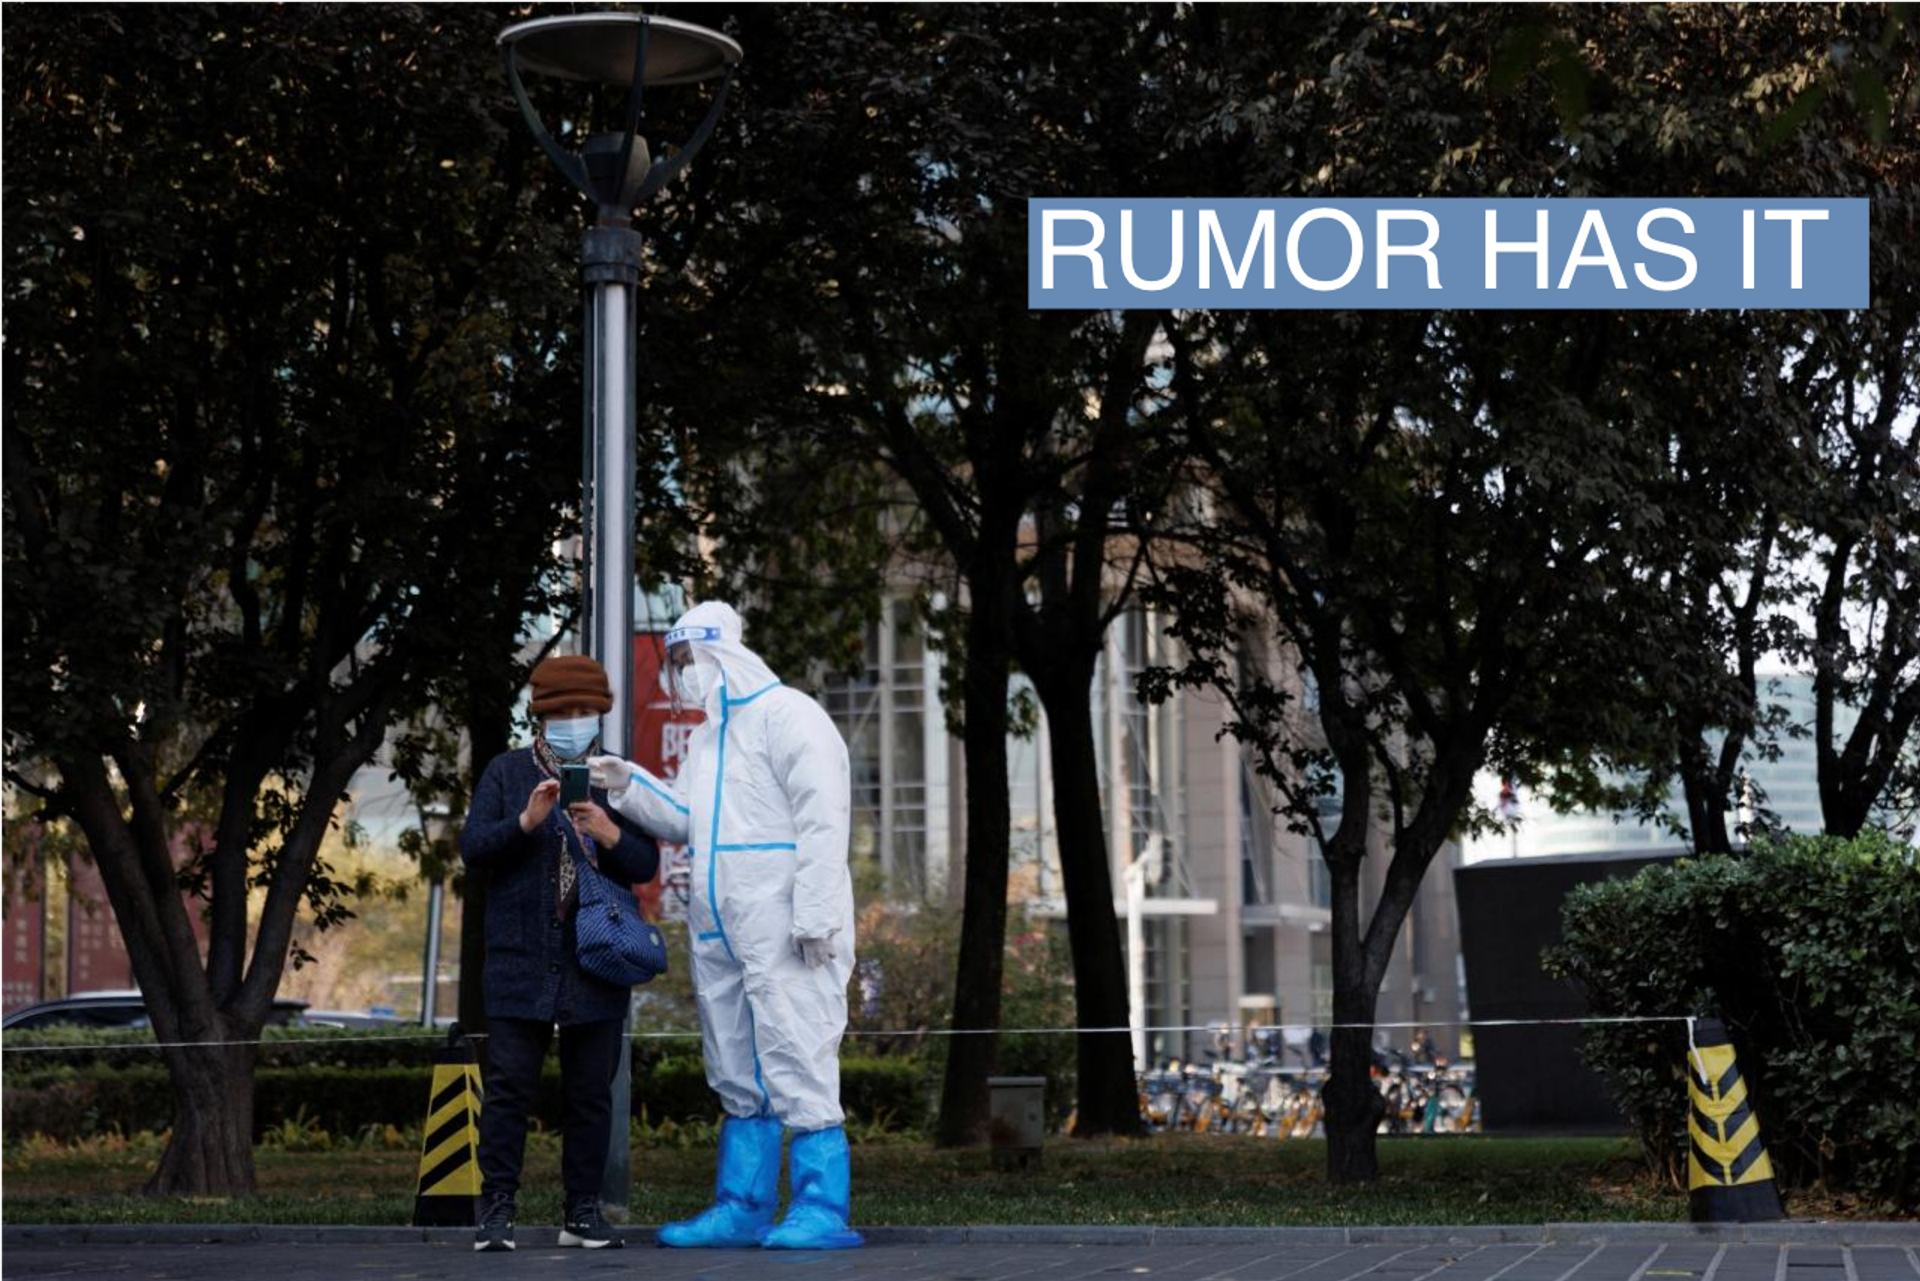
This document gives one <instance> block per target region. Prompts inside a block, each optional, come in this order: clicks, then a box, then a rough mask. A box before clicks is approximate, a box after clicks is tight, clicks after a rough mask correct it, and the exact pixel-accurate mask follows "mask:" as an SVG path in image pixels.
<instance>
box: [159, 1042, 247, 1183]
mask: <svg viewBox="0 0 1920 1281" xmlns="http://www.w3.org/2000/svg"><path fill="white" fill-rule="evenodd" d="M259 1035H260V1033H259V1031H258V1029H255V1030H253V1031H241V1030H235V1031H233V1032H232V1033H230V1034H228V1035H226V1036H224V1037H223V1038H222V1039H230V1040H253V1039H255V1038H256V1037H258V1036H259ZM256 1049H257V1047H255V1046H252V1045H220V1046H213V1045H209V1046H205V1047H183V1048H180V1049H176V1050H170V1051H168V1053H167V1059H168V1068H169V1071H168V1077H169V1082H170V1084H171V1085H172V1087H173V1129H172V1131H171V1133H170V1134H169V1135H168V1136H167V1149H166V1151H165V1152H164V1153H162V1154H161V1157H160V1165H159V1168H158V1169H156V1170H155V1171H154V1172H153V1176H152V1177H151V1178H149V1179H148V1180H147V1186H146V1190H147V1192H149V1193H150V1194H154V1195H163V1196H164V1195H178V1194H191V1195H194V1196H217V1197H240V1196H252V1195H253V1192H254V1182H253V1065H254V1058H255V1055H256Z"/></svg>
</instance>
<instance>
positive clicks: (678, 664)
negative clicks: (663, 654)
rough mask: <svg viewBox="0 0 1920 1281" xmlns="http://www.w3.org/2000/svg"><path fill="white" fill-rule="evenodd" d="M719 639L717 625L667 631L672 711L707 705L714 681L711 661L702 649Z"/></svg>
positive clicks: (668, 684) (694, 708)
mask: <svg viewBox="0 0 1920 1281" xmlns="http://www.w3.org/2000/svg"><path fill="white" fill-rule="evenodd" d="M719 639H720V629H719V628H718V627H676V628H674V629H673V630H672V631H670V632H668V633H667V693H668V695H669V696H670V697H671V698H672V700H673V706H674V710H675V711H682V710H685V709H688V708H691V709H693V710H696V711H697V710H699V709H701V708H703V707H705V706H706V702H707V695H708V694H709V693H710V692H711V691H712V689H713V685H714V680H715V677H714V663H713V659H712V656H711V655H709V654H707V653H705V652H704V651H705V649H706V645H707V643H709V642H712V641H717V640H719Z"/></svg>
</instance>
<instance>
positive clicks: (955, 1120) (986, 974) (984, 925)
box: [934, 585, 1012, 1147]
mask: <svg viewBox="0 0 1920 1281" xmlns="http://www.w3.org/2000/svg"><path fill="white" fill-rule="evenodd" d="M1010 667H1011V657H1010V655H1009V654H1008V652H1007V642H1006V627H1005V618H1004V614H1003V613H1002V608H1001V605H1000V602H999V600H998V597H997V595H996V593H994V592H993V590H992V589H991V588H989V589H988V590H987V591H984V592H983V591H981V590H979V588H978V585H976V587H975V591H974V596H973V600H972V613H971V614H970V615H969V616H968V619H967V654H966V694H965V708H966V725H965V730H964V738H963V742H964V745H965V749H966V756H967V855H966V857H967V866H966V881H965V885H966V898H965V902H964V906H963V907H962V909H961V918H960V956H959V962H958V966H957V970H956V972H957V974H958V976H959V982H958V983H956V984H955V987H954V995H953V1028H954V1031H955V1032H956V1033H957V1035H955V1036H952V1037H950V1038H948V1045H947V1070H946V1077H945V1079H944V1081H943V1082H942V1085H941V1090H940V1116H939V1120H938V1122H937V1123H936V1125H935V1127H934V1143H935V1145H936V1146H939V1147H959V1146H963V1145H966V1144H970V1143H974V1142H977V1141H978V1140H979V1138H980V1136H981V1135H982V1134H983V1133H984V1132H985V1128H986V1120H987V1077H988V1076H989V1075H990V1074H991V1073H992V1071H993V1065H994V1059H995V1054H996V1050H997V1048H998V1042H999V1033H998V1029H999V1026H1000V987H1001V981H1002V977H1003V974H1004V971H1005V967H1006V951H1007V857H1008V849H1009V845H1010V840H1011V832H1010V828H1011V825H1012V818H1011V814H1010V808H1011V803H1010V801H1009V799H1008V794H1007V673H1008V670H1009V669H1010Z"/></svg>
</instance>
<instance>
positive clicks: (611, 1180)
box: [500, 13, 740, 1213]
mask: <svg viewBox="0 0 1920 1281" xmlns="http://www.w3.org/2000/svg"><path fill="white" fill-rule="evenodd" d="M500 51H501V56H502V58H503V60H504V61H505V63H506V69H507V80H508V83H509V84H510V85H511V86H512V89H513V97H514V101H515V102H516V103H518V104H519V107H520V114H521V115H522V116H523V117H524V118H525V119H526V122H527V126H528V128H530V129H531V130H532V131H533V135H534V138H535V139H536V140H537V141H538V142H539V143H540V146H541V149H542V150H544V151H545V152H546V153H547V155H548V157H549V158H550V159H551V160H552V161H553V163H554V165H555V167H556V168H558V169H559V170H560V172H561V173H562V174H563V175H564V176H565V177H566V178H567V180H568V181H569V182H571V183H572V184H573V185H574V186H575V187H576V188H578V189H579V191H580V193H581V194H582V195H583V196H585V197H586V198H587V199H588V200H590V201H591V202H593V205H594V212H595V217H594V223H593V225H592V226H591V227H589V228H587V230H586V232H585V234H584V235H583V236H582V238H581V242H580V280H581V284H582V286H583V288H584V293H585V314H584V325H583V327H582V332H583V339H584V341H583V355H584V371H585V389H584V390H585V395H584V398H583V399H584V432H583V436H584V441H583V450H582V452H583V463H582V477H581V482H582V489H581V500H582V502H581V519H582V524H583V526H584V533H585V538H584V540H583V547H584V549H585V550H584V554H583V560H584V561H585V564H584V565H583V567H582V568H583V572H582V575H581V578H582V590H583V592H584V600H583V609H582V612H581V618H582V620H583V622H582V627H581V633H582V637H583V644H582V649H583V650H585V651H586V652H588V653H590V654H592V655H593V656H594V657H595V658H597V659H599V660H600V664H601V666H603V667H604V668H606V672H607V679H608V682H609V683H610V684H611V686H612V692H613V705H614V708H615V715H613V716H611V717H609V718H607V720H606V722H605V724H604V725H603V727H602V731H601V743H602V746H603V747H604V749H605V750H606V751H608V752H610V753H612V754H614V755H616V756H628V755H631V754H632V751H631V749H632V745H631V744H630V743H629V742H628V741H627V739H628V729H629V726H631V724H632V720H633V696H634V690H633V483H634V472H635V462H636V460H635V455H634V351H635V321H636V316H637V310H638V308H637V303H638V297H639V286H640V254H641V240H640V233H638V232H637V231H635V230H634V229H633V211H634V208H635V206H637V205H638V204H640V202H641V201H644V200H646V199H648V198H649V197H651V196H653V195H654V194H655V193H656V192H658V191H659V190H660V189H661V188H662V187H664V186H666V184H667V183H668V182H669V181H671V180H672V179H673V176H674V175H675V174H677V173H679V172H680V170H681V168H683V167H684V166H685V165H686V163H687V161H689V160H691V159H692V158H693V155H694V153H695V152H697V151H698V150H699V149H700V148H701V146H702V145H704V144H705V143H706V141H707V139H708V138H709V137H711V136H712V134H713V128H714V126H715V125H716V124H718V123H719V120H720V112H721V109H722V108H723V107H724V106H725V105H726V101H727V90H728V89H729V87H730V86H731V84H732V81H733V70H734V67H735V66H736V65H738V63H739V61H740V46H739V45H738V44H736V43H734V42H733V41H732V40H730V39H728V38H727V37H726V36H724V35H721V34H720V33H719V32H717V31H711V30H709V29H707V28H706V27H698V26H694V25H693V24H691V23H686V22H677V21H674V20H673V19H671V18H657V17H651V16H648V15H645V14H633V13H585V14H568V15H564V16H561V17H553V18H538V19H535V20H534V21H532V22H522V23H518V24H516V25H514V26H511V27H508V28H507V29H506V30H504V31H502V32H501V33H500ZM523 71H524V72H533V73H536V74H541V75H547V76H552V77H556V78H558V79H562V80H570V81H575V82H579V83H586V84H604V85H614V86H618V87H622V88H625V89H626V90H627V106H626V112H625V117H624V128H622V129H620V130H619V131H614V132H603V133H596V134H593V135H591V136H590V137H588V138H587V139H586V140H585V142H584V144H583V145H582V146H581V147H580V149H579V150H578V151H570V150H568V149H567V148H566V147H564V146H562V145H561V144H560V143H559V142H558V141H557V140H556V139H555V138H554V136H553V133H552V132H551V131H550V130H549V129H548V128H547V127H546V125H545V124H543V123H542V122H541V120H540V115H539V112H537V111H536V110H535V109H534V106H533V103H532V100H531V99H530V98H529V97H528V95H527V90H526V85H525V83H524V81H523V79H522V72H523ZM715 76H718V77H720V87H719V90H718V91H717V92H716V93H715V94H714V97H713V105H712V106H711V107H710V108H709V109H708V111H707V114H706V117H705V119H703V120H702V121H701V122H700V125H699V127H698V128H696V129H695V130H694V131H693V133H692V134H691V135H690V136H689V137H688V138H687V140H686V142H685V143H683V144H682V145H681V146H679V147H678V148H676V149H675V150H674V151H673V152H672V154H670V155H667V156H664V157H661V158H657V159H656V158H655V157H654V156H653V154H652V150H651V149H650V148H649V147H648V146H647V143H646V139H645V138H644V137H642V136H641V127H640V113H641V107H642V104H643V100H644V97H645V92H646V90H647V89H648V88H649V87H650V86H657V85H678V84H692V83H695V82H698V81H702V80H708V79H711V78H713V77H715ZM631 1045H632V1042H631V1040H630V1038H628V1037H626V1036H624V1035H623V1036H622V1037H621V1051H620V1067H619V1070H618V1071H617V1072H616V1073H615V1076H614V1097H613V1118H614V1125H613V1134H612V1136H611V1139H610V1142H609V1144H608V1150H607V1173H606V1180H605V1183H604V1185H603V1187H602V1194H601V1195H602V1200H603V1201H604V1202H605V1203H606V1204H607V1206H608V1207H609V1208H610V1209H613V1210H614V1211H615V1212H616V1213H618V1211H619V1210H621V1209H624V1207H625V1206H626V1202H627V1189H628V1166H627V1116H628V1114H629V1111H630V1101H629V1095H628V1090H629V1086H630V1082H631V1072H632V1060H631Z"/></svg>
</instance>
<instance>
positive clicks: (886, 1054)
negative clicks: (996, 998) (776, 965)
mask: <svg viewBox="0 0 1920 1281" xmlns="http://www.w3.org/2000/svg"><path fill="white" fill-rule="evenodd" d="M959 932H960V921H959V917H958V916H957V915H956V914H954V913H952V912H949V911H944V910H940V909H937V908H933V907H922V908H920V909H918V910H915V911H903V910H901V909H900V908H899V907H897V906H889V905H885V904H878V903H876V904H874V905H872V906H871V907H869V908H868V910H867V911H865V912H864V913H862V914H861V919H860V929H859V937H860V975H859V977H858V978H857V979H856V988H857V996H856V1000H855V1001H854V1007H855V1008H854V1009H853V1010H852V1011H851V1015H850V1017H849V1019H848V1025H847V1026H848V1034H849V1044H850V1045H851V1046H852V1047H853V1048H854V1049H856V1050H858V1051H860V1052H862V1053H866V1054H876V1055H880V1056H883V1059H884V1061H887V1062H893V1063H903V1064H904V1063H912V1064H914V1065H915V1066H914V1068H913V1070H914V1071H915V1072H916V1073H918V1074H920V1076H921V1077H922V1078H923V1080H924V1081H925V1082H926V1085H927V1088H928V1089H929V1090H930V1089H931V1083H932V1081H934V1080H936V1079H938V1077H939V1075H940V1073H941V1072H942V1071H944V1070H945V1066H946V1056H947V1050H948V1047H949V1046H950V1045H951V1043H952V1038H951V1037H946V1036H940V1035H937V1033H938V1031H939V1030H940V1029H944V1028H946V1027H947V1026H948V1025H949V1022H950V1016H951V1012H952V997H951V993H952V990H953V982H954V978H953V975H954V966H955V960H956V957H957V956H958V953H959ZM1000 1025H1001V1027H1003V1028H1008V1029H1029V1028H1071V1027H1072V1026H1073V1025H1074V1006H1073V961H1072V958H1071V956H1070V955H1069V954H1068V949H1067V941H1066V939H1065V937H1064V936H1063V931H1062V930H1060V929H1058V928H1055V927H1050V926H1049V924H1048V922H1046V921H1044V920H1041V919H1038V918H1036V917H1033V916H1031V915H1030V914H1029V913H1028V912H1027V910H1026V908H1025V906H1024V905H1022V904H1015V905H1014V906H1013V907H1012V908H1011V909H1010V910H1009V913H1008V920H1007V951H1006V962H1005V969H1004V971H1003V973H1002V982H1001V1007H1000ZM1074 1066H1075V1065H1074V1037H1073V1034H1072V1033H1071V1032H1053V1033H1048V1034H1044V1035H1033V1034H1027V1033H1022V1032H1017V1031H1016V1032H1003V1033H1001V1035H1000V1038H999V1051H998V1055H997V1061H996V1065H995V1070H996V1071H997V1072H999V1073H1001V1074H1003V1075H1007V1076H1044V1077H1046V1078H1047V1116H1048V1121H1049V1123H1050V1124H1052V1125H1055V1126H1058V1125H1059V1124H1061V1122H1062V1121H1063V1120H1064V1119H1065V1117H1066V1114H1067V1110H1068V1109H1069V1108H1071V1107H1072V1106H1073V1099H1074ZM849 1106H850V1108H851V1104H850V1105H849ZM919 1115H920V1114H919V1112H917V1111H905V1110H903V1111H899V1112H897V1113H895V1119H896V1120H898V1121H899V1122H900V1123H902V1124H905V1125H908V1126H913V1125H917V1124H918V1118H919Z"/></svg>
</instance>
